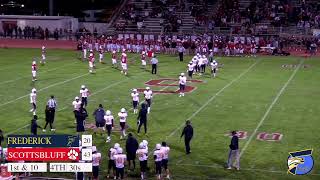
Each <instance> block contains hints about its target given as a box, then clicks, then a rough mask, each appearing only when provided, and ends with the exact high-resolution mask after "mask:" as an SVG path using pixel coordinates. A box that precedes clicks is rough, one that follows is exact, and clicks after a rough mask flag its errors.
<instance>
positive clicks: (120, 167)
mask: <svg viewBox="0 0 320 180" xmlns="http://www.w3.org/2000/svg"><path fill="white" fill-rule="evenodd" d="M114 157H115V163H116V168H117V172H116V175H117V179H123V176H124V165H125V162H126V160H127V156H126V155H125V154H123V151H122V148H118V149H117V154H116V155H115V156H114Z"/></svg>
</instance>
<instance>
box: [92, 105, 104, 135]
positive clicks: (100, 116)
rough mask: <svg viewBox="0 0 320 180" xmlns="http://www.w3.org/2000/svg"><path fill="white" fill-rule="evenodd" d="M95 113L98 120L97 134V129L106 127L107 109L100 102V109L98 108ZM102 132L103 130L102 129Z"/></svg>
mask: <svg viewBox="0 0 320 180" xmlns="http://www.w3.org/2000/svg"><path fill="white" fill-rule="evenodd" d="M93 115H94V117H95V120H96V127H97V129H96V130H95V131H94V134H96V131H97V130H99V129H104V126H105V124H106V121H105V120H104V115H105V111H104V109H103V106H102V104H99V107H98V109H96V110H95V111H94V112H93ZM100 132H101V131H100ZM101 135H102V134H101Z"/></svg>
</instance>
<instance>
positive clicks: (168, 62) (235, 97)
mask: <svg viewBox="0 0 320 180" xmlns="http://www.w3.org/2000/svg"><path fill="white" fill-rule="evenodd" d="M0 55H1V57H0V59H1V60H0V89H1V93H0V114H1V116H0V129H2V130H3V131H4V134H5V135H8V134H30V127H29V125H30V121H31V119H32V113H30V112H29V109H30V104H29V93H30V92H31V89H32V88H33V87H35V88H36V89H37V95H38V96H37V105H38V111H37V114H38V116H39V120H38V123H39V125H40V126H44V124H45V120H44V109H45V105H46V102H47V100H48V98H49V97H50V95H54V96H55V97H56V99H57V101H58V108H57V112H56V118H55V124H54V126H55V128H56V132H55V133H56V134H75V131H76V129H75V124H74V114H73V112H72V111H73V107H72V105H71V103H72V101H73V99H74V97H75V96H79V90H80V86H81V85H82V84H84V85H86V86H87V87H88V89H89V90H90V91H91V93H92V94H91V96H90V97H89V105H88V108H87V110H88V113H89V117H88V120H87V122H86V123H87V127H88V129H87V132H86V133H87V134H93V130H92V129H91V128H92V127H93V125H94V124H95V121H94V117H93V116H92V113H93V111H94V110H95V109H96V108H97V107H98V105H99V104H100V103H101V104H103V106H104V108H105V110H107V109H109V110H111V111H112V113H113V115H114V116H115V117H116V115H117V113H118V112H119V111H120V109H121V108H122V107H124V108H126V109H127V110H128V111H129V114H128V119H127V122H128V124H129V128H128V132H132V133H133V134H134V136H135V137H137V139H138V141H139V142H140V141H142V140H143V139H146V140H148V141H149V150H150V151H152V149H153V148H154V146H155V144H156V143H161V142H162V141H166V142H167V143H168V145H169V146H170V148H171V152H170V160H169V168H170V170H171V174H172V179H184V180H189V179H200V180H201V179H245V180H250V179H252V180H260V179H277V180H278V179H279V180H282V179H320V168H319V166H318V163H319V161H320V159H319V157H320V152H319V149H320V145H319V140H320V139H319V131H318V130H319V125H320V122H319V117H320V106H319V105H320V103H319V100H320V81H319V80H320V68H319V66H320V61H319V60H320V59H317V58H309V59H305V58H299V57H268V56H262V57H257V58H240V57H221V58H217V59H218V62H219V64H220V65H221V67H220V68H219V71H218V76H217V77H216V78H211V77H210V74H209V71H208V69H207V73H206V74H205V75H202V76H199V75H194V78H193V81H190V82H188V84H187V85H188V86H190V87H189V89H190V92H188V93H186V95H185V97H179V94H177V91H176V90H177V89H178V84H177V83H178V82H177V79H178V76H179V74H180V73H181V72H185V71H186V69H187V68H186V66H187V63H188V62H189V60H191V57H185V61H184V62H179V61H178V58H177V57H175V56H168V55H159V56H158V59H159V68H158V74H157V75H152V74H151V72H150V70H151V67H148V68H147V70H143V69H141V67H140V64H141V63H140V56H139V55H138V54H129V55H128V58H129V61H130V63H129V65H128V66H129V75H128V76H124V75H123V74H121V73H120V71H119V70H118V69H115V68H112V67H111V56H110V55H109V54H106V55H105V62H106V64H98V63H97V69H96V73H95V74H90V73H88V63H85V62H81V61H79V60H78V59H77V55H76V52H75V51H63V50H50V49H49V50H48V51H47V64H46V65H44V66H41V65H38V67H39V70H38V81H37V82H35V83H32V81H31V62H32V58H34V57H37V58H38V59H40V55H41V52H40V50H39V49H0ZM97 55H98V54H97ZM97 55H96V61H97V57H98V56H97ZM38 64H40V63H39V61H38ZM175 85H177V86H175ZM146 86H150V87H151V89H152V90H153V91H156V92H158V93H159V94H156V95H155V96H154V98H153V104H152V107H151V113H150V114H149V117H148V136H145V135H144V133H140V136H137V134H136V132H137V124H136V118H137V115H135V114H133V111H132V108H131V107H132V105H131V104H132V101H131V96H130V93H131V89H133V88H137V89H139V88H142V89H143V88H145V87H146ZM140 100H143V97H142V94H140ZM186 120H191V122H192V125H193V128H194V133H195V134H194V138H193V140H192V144H191V149H192V153H191V154H190V155H186V154H185V150H184V142H183V139H180V135H181V131H182V129H183V127H184V124H185V121H186ZM115 124H116V125H117V126H118V124H119V119H118V118H116V120H115ZM232 130H237V131H239V132H240V138H241V140H240V157H241V159H240V167H241V168H240V171H236V170H227V169H226V168H225V165H226V161H227V157H228V151H229V144H230V137H229V136H228V133H230V131H232ZM38 132H39V134H43V132H42V130H41V129H39V130H38ZM46 133H47V134H53V132H50V131H47V132H46ZM93 139H94V144H95V145H96V146H97V147H98V150H99V151H100V152H101V153H102V156H103V160H102V166H101V168H100V174H101V179H103V178H104V177H105V176H106V170H107V152H108V150H109V148H110V146H111V145H112V146H113V144H114V143H116V142H119V143H120V144H121V146H122V147H124V144H125V140H120V133H119V132H113V134H112V140H111V144H110V143H106V142H105V140H106V134H104V135H103V136H101V135H99V134H97V135H94V136H93ZM305 149H313V153H312V156H313V159H314V162H315V163H314V167H313V170H312V171H311V172H310V173H309V174H308V175H303V176H293V175H291V174H288V173H287V170H288V167H287V159H288V155H289V152H293V151H299V150H305ZM149 166H150V167H151V170H150V172H149V173H148V175H149V179H155V177H154V173H153V169H154V168H153V167H154V165H153V157H152V156H151V155H150V156H149ZM137 167H139V165H138V163H137ZM126 174H129V175H130V178H132V179H134V177H136V178H139V168H137V169H136V171H135V172H127V173H126ZM39 176H54V177H64V176H65V177H66V178H70V179H72V178H74V177H73V174H71V173H70V174H49V173H47V174H39ZM130 178H128V179H130Z"/></svg>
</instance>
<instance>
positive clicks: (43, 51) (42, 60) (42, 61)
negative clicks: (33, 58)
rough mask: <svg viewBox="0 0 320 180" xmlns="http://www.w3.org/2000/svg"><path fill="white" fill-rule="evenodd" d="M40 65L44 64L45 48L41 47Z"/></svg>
mask: <svg viewBox="0 0 320 180" xmlns="http://www.w3.org/2000/svg"><path fill="white" fill-rule="evenodd" d="M40 63H41V64H45V63H46V47H45V46H42V47H41V61H40Z"/></svg>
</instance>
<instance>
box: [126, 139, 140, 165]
mask: <svg viewBox="0 0 320 180" xmlns="http://www.w3.org/2000/svg"><path fill="white" fill-rule="evenodd" d="M138 147H139V144H138V141H137V140H136V139H135V138H134V137H133V136H132V134H131V133H129V134H128V139H127V142H126V150H127V161H128V169H130V167H131V161H132V162H133V170H134V169H135V168H136V162H135V159H136V152H137V149H138Z"/></svg>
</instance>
